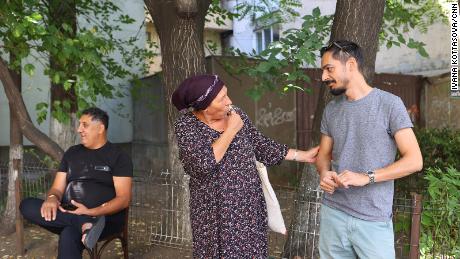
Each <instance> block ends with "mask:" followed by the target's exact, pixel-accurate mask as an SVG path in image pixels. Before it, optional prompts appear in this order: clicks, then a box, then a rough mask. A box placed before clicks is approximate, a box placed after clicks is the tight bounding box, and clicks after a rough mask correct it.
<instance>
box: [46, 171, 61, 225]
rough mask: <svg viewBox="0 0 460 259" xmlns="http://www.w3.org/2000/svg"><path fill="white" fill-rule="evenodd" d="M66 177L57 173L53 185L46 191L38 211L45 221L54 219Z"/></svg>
mask: <svg viewBox="0 0 460 259" xmlns="http://www.w3.org/2000/svg"><path fill="white" fill-rule="evenodd" d="M66 177H67V173H65V172H57V173H56V177H55V178H54V181H53V185H52V186H51V188H50V189H49V190H48V194H47V195H46V198H45V201H44V202H43V204H42V207H41V209H40V213H41V215H42V217H44V218H45V220H47V221H50V220H55V219H56V212H57V209H58V207H59V205H60V204H61V199H62V195H63V194H64V191H65V187H66V184H67V181H66Z"/></svg>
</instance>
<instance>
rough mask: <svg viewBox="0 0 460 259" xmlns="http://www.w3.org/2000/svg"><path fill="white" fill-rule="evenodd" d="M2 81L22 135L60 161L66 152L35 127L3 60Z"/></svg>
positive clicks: (0, 75)
mask: <svg viewBox="0 0 460 259" xmlns="http://www.w3.org/2000/svg"><path fill="white" fill-rule="evenodd" d="M0 80H1V81H2V84H3V88H4V89H5V94H6V97H7V99H8V103H9V104H10V107H11V109H12V111H13V112H14V114H15V115H16V116H17V118H18V122H19V128H20V129H21V133H22V134H24V136H25V137H26V138H27V139H28V140H30V142H32V143H34V144H35V145H36V146H37V147H38V148H39V149H41V150H42V151H43V152H44V153H45V154H48V155H49V156H51V157H52V158H53V159H54V160H56V161H60V160H61V158H62V155H63V154H64V151H63V150H62V149H61V148H60V147H59V145H57V144H56V143H55V142H54V141H53V140H51V139H50V138H49V137H48V136H47V135H45V134H44V133H43V132H41V131H40V130H38V129H37V128H36V127H35V126H34V124H33V123H32V121H31V119H30V116H29V114H28V112H27V109H26V106H25V104H24V100H23V99H22V96H21V92H20V91H19V90H18V89H17V88H16V86H15V84H14V81H13V79H12V76H11V74H10V71H9V70H8V67H7V65H6V63H5V62H4V61H3V60H2V59H0Z"/></svg>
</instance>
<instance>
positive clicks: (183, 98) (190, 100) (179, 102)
mask: <svg viewBox="0 0 460 259" xmlns="http://www.w3.org/2000/svg"><path fill="white" fill-rule="evenodd" d="M223 86H224V82H223V81H222V80H220V78H219V77H218V76H217V75H199V76H192V77H189V78H187V79H185V80H184V81H183V82H182V83H181V84H180V85H179V87H178V88H177V89H176V91H174V93H173V95H172V98H171V101H172V103H173V104H174V106H176V108H177V109H178V110H179V111H181V112H184V111H186V110H188V109H190V108H193V109H194V110H204V109H206V107H208V106H209V104H211V102H212V100H214V98H215V97H216V96H217V94H218V93H219V92H220V90H221V89H222V87H223Z"/></svg>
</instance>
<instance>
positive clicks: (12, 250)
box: [0, 226, 191, 259]
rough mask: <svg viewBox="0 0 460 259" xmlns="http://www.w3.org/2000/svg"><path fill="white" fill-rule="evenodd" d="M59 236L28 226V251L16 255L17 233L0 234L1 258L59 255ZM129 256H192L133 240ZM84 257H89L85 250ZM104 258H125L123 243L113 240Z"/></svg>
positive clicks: (188, 252) (172, 257)
mask: <svg viewBox="0 0 460 259" xmlns="http://www.w3.org/2000/svg"><path fill="white" fill-rule="evenodd" d="M57 243H58V236H57V235H55V234H52V233H50V232H48V231H46V230H44V229H42V228H40V227H37V226H28V227H26V228H25V229H24V244H25V249H26V252H25V254H24V255H23V256H16V235H15V234H14V233H13V234H11V235H8V236H4V235H0V258H1V259H7V258H8V259H9V258H34V259H35V258H45V259H53V258H56V256H57ZM129 250H130V253H129V257H130V258H136V259H137V258H140V259H144V258H145V259H147V258H148V259H150V258H152V259H155V258H161V259H163V258H165V259H169V258H170V259H177V258H191V254H190V251H189V250H184V249H177V248H166V247H159V246H148V247H147V246H144V247H143V248H142V249H141V248H139V246H138V245H136V244H134V243H133V242H132V241H131V243H130V246H129ZM83 258H85V259H89V256H88V255H87V254H86V252H84V254H83ZM102 258H104V259H115V258H117V259H118V258H123V252H122V250H121V243H120V242H119V241H118V240H117V241H112V242H111V243H110V244H109V245H108V246H107V247H106V248H105V249H104V254H103V256H102Z"/></svg>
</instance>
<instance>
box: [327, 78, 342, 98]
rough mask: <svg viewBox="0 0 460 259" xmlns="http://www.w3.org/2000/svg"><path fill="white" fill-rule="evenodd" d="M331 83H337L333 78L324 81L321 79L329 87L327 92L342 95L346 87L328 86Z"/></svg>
mask: <svg viewBox="0 0 460 259" xmlns="http://www.w3.org/2000/svg"><path fill="white" fill-rule="evenodd" d="M332 83H337V82H336V81H335V80H326V81H323V84H324V85H326V86H328V87H329V88H330V89H329V92H330V93H331V94H332V95H335V96H338V95H342V94H344V93H345V92H346V91H347V89H346V88H345V87H343V86H341V87H337V88H332V87H330V86H329V85H330V84H332Z"/></svg>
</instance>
